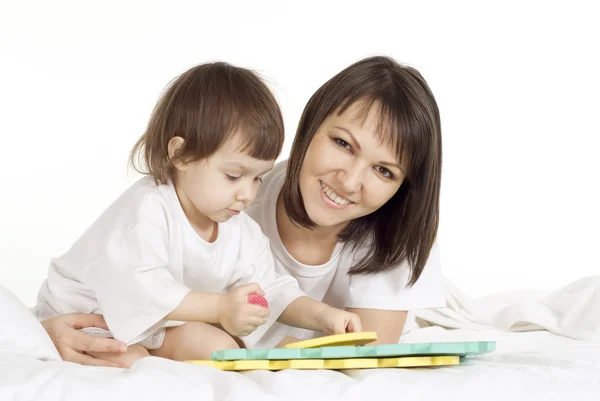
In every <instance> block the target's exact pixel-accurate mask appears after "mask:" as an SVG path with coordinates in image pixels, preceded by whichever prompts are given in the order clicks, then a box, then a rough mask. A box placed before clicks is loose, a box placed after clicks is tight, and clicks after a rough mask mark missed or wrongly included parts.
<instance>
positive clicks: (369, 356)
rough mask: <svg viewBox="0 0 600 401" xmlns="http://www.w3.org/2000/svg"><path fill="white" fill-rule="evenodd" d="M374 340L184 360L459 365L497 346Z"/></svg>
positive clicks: (251, 366) (342, 337) (229, 366)
mask: <svg viewBox="0 0 600 401" xmlns="http://www.w3.org/2000/svg"><path fill="white" fill-rule="evenodd" d="M376 339H377V334H376V333H373V332H362V333H346V334H338V335H333V336H326V337H320V338H315V339H312V340H306V341H299V342H296V343H291V344H287V345H286V346H284V347H282V348H272V349H262V350H247V349H243V348H242V349H232V350H222V351H217V352H214V353H213V354H212V360H210V361H204V360H202V361H201V360H191V361H186V362H189V363H193V364H197V365H203V366H212V367H214V368H217V369H221V370H231V371H246V370H284V369H331V370H344V369H374V368H410V367H428V366H429V367H431V366H451V365H459V364H460V361H461V358H464V357H468V356H470V355H477V354H485V353H488V352H492V351H495V349H496V343H495V342H494V341H476V342H451V343H450V342H446V343H416V344H404V343H401V344H385V345H372V346H369V345H366V344H369V343H370V342H373V341H375V340H376Z"/></svg>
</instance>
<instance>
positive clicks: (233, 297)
mask: <svg viewBox="0 0 600 401" xmlns="http://www.w3.org/2000/svg"><path fill="white" fill-rule="evenodd" d="M250 294H259V295H264V294H263V292H262V291H261V289H260V287H259V286H258V285H257V284H247V285H244V286H241V287H238V288H236V289H235V290H233V291H232V292H230V293H226V294H217V293H209V292H198V291H190V292H188V294H187V295H186V296H185V297H184V298H183V300H182V301H181V303H180V304H179V305H178V306H177V307H176V308H175V309H174V310H173V311H171V313H169V314H168V315H167V316H165V319H167V320H179V321H200V322H206V323H218V324H220V325H221V326H222V327H223V328H224V329H225V330H226V331H227V332H228V333H229V334H231V335H234V336H238V337H240V336H246V335H248V334H250V333H251V332H253V331H254V330H256V328H257V327H258V326H260V325H262V324H264V323H265V322H266V320H267V317H268V316H269V310H268V309H267V308H263V307H262V306H258V305H252V304H250V303H248V295H250Z"/></svg>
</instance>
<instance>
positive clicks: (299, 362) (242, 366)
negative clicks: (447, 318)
mask: <svg viewBox="0 0 600 401" xmlns="http://www.w3.org/2000/svg"><path fill="white" fill-rule="evenodd" d="M186 362H188V363H192V364H195V365H202V366H210V367H213V368H217V369H221V370H234V371H245V370H284V369H330V370H345V369H376V368H414V367H426V366H452V365H458V364H460V357H458V356H434V357H428V356H419V357H404V358H366V359H289V360H242V361H186Z"/></svg>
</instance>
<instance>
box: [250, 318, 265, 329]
mask: <svg viewBox="0 0 600 401" xmlns="http://www.w3.org/2000/svg"><path fill="white" fill-rule="evenodd" d="M266 322H267V319H266V318H262V317H257V316H249V317H248V320H247V323H248V324H249V325H251V326H254V327H258V326H262V325H263V324H265V323H266Z"/></svg>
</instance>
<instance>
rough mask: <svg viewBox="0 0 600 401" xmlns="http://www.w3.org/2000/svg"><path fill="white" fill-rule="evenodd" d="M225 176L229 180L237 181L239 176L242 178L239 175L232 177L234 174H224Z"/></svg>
mask: <svg viewBox="0 0 600 401" xmlns="http://www.w3.org/2000/svg"><path fill="white" fill-rule="evenodd" d="M225 177H227V179H228V180H229V181H237V180H239V179H240V178H242V177H241V176H240V177H234V176H232V175H229V174H225Z"/></svg>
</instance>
